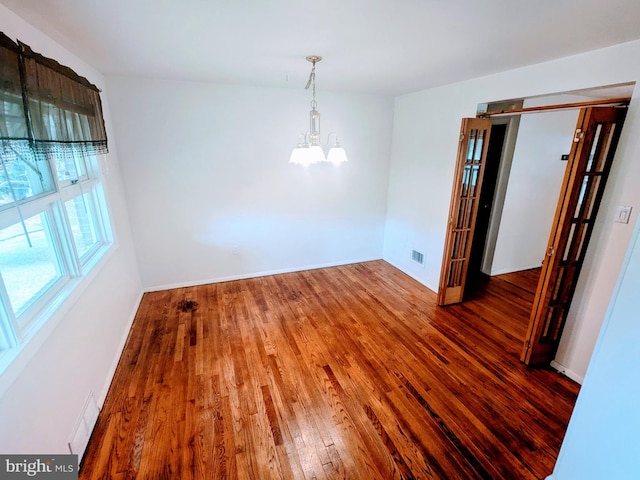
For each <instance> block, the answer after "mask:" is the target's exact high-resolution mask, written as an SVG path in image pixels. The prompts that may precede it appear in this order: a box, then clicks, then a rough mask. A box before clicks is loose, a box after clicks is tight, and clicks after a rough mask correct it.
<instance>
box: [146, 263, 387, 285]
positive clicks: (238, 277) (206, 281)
mask: <svg viewBox="0 0 640 480" xmlns="http://www.w3.org/2000/svg"><path fill="white" fill-rule="evenodd" d="M374 260H382V259H381V258H380V257H376V258H362V259H358V260H348V261H344V262H337V263H325V264H319V265H304V266H300V267H292V268H281V269H276V270H266V271H263V272H252V273H244V274H241V275H229V276H226V277H213V278H206V279H203V280H194V281H190V282H181V283H170V284H167V285H154V286H151V287H146V288H145V289H144V292H145V293H146V292H159V291H160V290H171V289H173V288H185V287H196V286H198V285H208V284H210V283H222V282H232V281H234V280H246V279H247V278H258V277H267V276H269V275H280V274H282V273H293V272H303V271H305V270H316V269H318V268H329V267H340V266H342V265H351V264H352V263H362V262H372V261H374Z"/></svg>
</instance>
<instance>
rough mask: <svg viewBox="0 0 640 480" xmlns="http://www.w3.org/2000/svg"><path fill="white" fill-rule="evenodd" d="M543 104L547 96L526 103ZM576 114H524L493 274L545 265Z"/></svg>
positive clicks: (531, 105)
mask: <svg viewBox="0 0 640 480" xmlns="http://www.w3.org/2000/svg"><path fill="white" fill-rule="evenodd" d="M571 101H578V100H576V99H571ZM567 103H569V101H567ZM541 104H548V99H545V98H535V99H531V100H527V101H525V102H524V107H535V106H538V105H541ZM577 120H578V110H568V111H557V112H545V113H535V114H527V115H522V117H521V118H520V127H519V129H518V140H517V142H516V147H515V150H514V154H513V162H512V164H511V171H510V175H509V183H508V186H507V193H506V195H505V200H504V209H503V210H502V218H501V220H500V228H499V230H498V238H497V240H496V247H495V251H494V255H493V263H492V266H491V275H499V274H502V273H508V272H516V271H519V270H526V269H529V268H537V267H539V266H540V265H541V262H542V259H543V258H544V255H545V251H546V248H547V242H548V241H549V233H550V230H551V224H552V223H553V217H554V214H555V210H556V205H557V203H558V197H559V195H560V187H561V185H562V178H563V176H564V172H565V169H566V166H567V162H566V161H562V160H561V157H562V155H563V154H568V153H569V151H570V150H571V144H572V141H573V131H574V130H575V127H576V122H577Z"/></svg>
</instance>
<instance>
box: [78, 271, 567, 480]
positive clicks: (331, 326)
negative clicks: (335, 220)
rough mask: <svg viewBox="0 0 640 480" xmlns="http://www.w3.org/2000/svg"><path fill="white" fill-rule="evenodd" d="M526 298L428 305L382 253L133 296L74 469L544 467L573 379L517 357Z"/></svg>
mask: <svg viewBox="0 0 640 480" xmlns="http://www.w3.org/2000/svg"><path fill="white" fill-rule="evenodd" d="M508 292H511V293H515V295H510V294H508ZM531 295H532V294H531V293H530V292H529V293H527V289H526V287H525V288H522V287H520V286H518V282H517V281H516V280H514V279H511V280H510V281H507V280H505V279H504V278H496V279H492V280H491V281H490V282H488V283H487V285H486V286H485V288H484V289H483V290H482V291H480V292H476V293H475V294H474V296H473V298H472V299H471V300H469V301H468V302H465V303H463V304H460V305H455V306H451V307H446V308H439V307H437V306H436V305H435V294H434V293H433V292H431V291H430V290H428V289H427V288H425V287H423V286H422V285H420V284H419V283H418V282H416V281H415V280H413V279H411V278H410V277H408V276H406V275H405V274H403V273H402V272H400V271H399V270H397V269H395V268H394V267H392V266H390V265H389V264H387V263H385V262H383V261H375V262H367V263H361V264H354V265H348V266H342V267H334V268H325V269H318V270H311V271H305V272H300V273H291V274H284V275H277V276H269V277H262V278H256V279H250V280H241V281H235V282H227V283H218V284H211V285H205V286H200V287H192V288H180V289H175V290H168V291H162V292H154V293H148V294H146V295H145V296H144V298H143V301H142V304H141V306H140V309H139V311H138V314H137V316H136V320H135V322H134V325H133V328H132V330H131V333H130V336H129V339H128V342H127V345H126V347H125V350H124V353H123V355H122V358H121V360H120V364H119V366H118V369H117V371H116V374H115V377H114V380H113V383H112V386H111V389H110V391H109V394H108V396H107V399H106V402H105V405H104V407H103V409H102V411H101V414H100V417H99V419H98V424H97V426H96V428H95V431H94V433H93V436H92V439H91V442H90V445H89V447H88V449H87V453H86V455H85V460H84V463H83V467H82V470H81V473H80V478H81V479H85V480H86V479H129V478H137V479H180V480H186V479H191V478H193V479H204V478H208V479H211V478H214V479H224V478H228V479H235V478H238V479H261V480H262V479H272V478H273V479H279V478H282V479H334V478H345V479H363V480H364V479H380V480H385V479H422V478H424V479H475V478H484V479H490V478H495V479H500V478H504V479H542V478H545V476H546V475H548V474H550V473H551V471H552V469H553V465H554V462H555V459H556V456H557V453H558V450H559V447H560V444H561V441H562V438H563V436H564V432H565V429H566V426H567V422H568V420H569V417H570V415H571V411H572V409H573V404H574V401H575V398H576V395H577V393H578V389H579V386H578V385H577V384H575V383H574V382H572V381H570V380H569V379H567V378H565V377H562V376H561V375H559V374H557V373H555V372H552V371H549V370H544V369H530V368H527V367H526V366H524V365H523V364H522V363H520V361H519V360H518V356H519V353H520V349H521V346H522V341H523V336H524V334H525V329H526V326H527V320H528V314H529V311H528V309H530V306H529V307H528V306H527V301H529V302H530V301H531V298H529V297H530V296H531Z"/></svg>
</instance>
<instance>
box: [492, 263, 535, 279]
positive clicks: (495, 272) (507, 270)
mask: <svg viewBox="0 0 640 480" xmlns="http://www.w3.org/2000/svg"><path fill="white" fill-rule="evenodd" d="M541 266H542V265H541V264H540V263H536V264H532V265H520V266H518V267H511V268H500V269H498V270H492V271H491V276H492V277H495V276H496V275H504V274H505V273H515V272H523V271H525V270H532V269H534V268H540V267H541Z"/></svg>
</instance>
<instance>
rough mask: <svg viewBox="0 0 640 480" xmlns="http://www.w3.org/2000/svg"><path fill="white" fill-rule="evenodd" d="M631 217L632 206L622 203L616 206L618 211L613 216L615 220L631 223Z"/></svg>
mask: <svg viewBox="0 0 640 480" xmlns="http://www.w3.org/2000/svg"><path fill="white" fill-rule="evenodd" d="M630 217H631V206H630V205H620V206H618V207H616V213H615V216H614V218H613V221H614V222H618V223H629V218H630Z"/></svg>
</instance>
